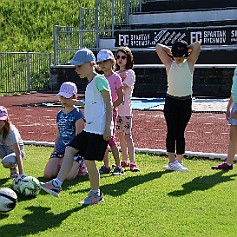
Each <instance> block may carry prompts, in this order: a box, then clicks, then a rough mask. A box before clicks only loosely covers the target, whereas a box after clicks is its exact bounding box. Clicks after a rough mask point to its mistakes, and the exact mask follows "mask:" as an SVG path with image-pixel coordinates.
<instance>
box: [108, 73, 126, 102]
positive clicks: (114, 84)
mask: <svg viewBox="0 0 237 237" xmlns="http://www.w3.org/2000/svg"><path fill="white" fill-rule="evenodd" d="M106 79H107V80H108V82H109V86H110V90H111V96H112V102H113V103H114V102H115V101H116V100H117V99H118V95H117V89H119V88H121V87H122V86H123V84H122V79H121V77H120V76H119V74H118V73H116V72H115V73H113V74H112V75H111V76H108V77H106Z"/></svg>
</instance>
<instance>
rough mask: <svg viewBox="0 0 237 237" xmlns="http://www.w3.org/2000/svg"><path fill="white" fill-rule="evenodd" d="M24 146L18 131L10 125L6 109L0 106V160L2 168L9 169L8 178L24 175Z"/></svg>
mask: <svg viewBox="0 0 237 237" xmlns="http://www.w3.org/2000/svg"><path fill="white" fill-rule="evenodd" d="M24 157H25V152H24V144H23V140H22V138H21V135H20V133H19V131H18V129H17V128H16V127H15V126H14V125H13V124H12V123H11V121H10V119H9V116H8V112H7V109H6V108H5V107H3V106H0V158H1V159H2V165H3V167H4V168H9V169H10V178H12V179H14V178H16V177H17V176H18V175H19V174H24V168H23V161H22V160H23V159H24Z"/></svg>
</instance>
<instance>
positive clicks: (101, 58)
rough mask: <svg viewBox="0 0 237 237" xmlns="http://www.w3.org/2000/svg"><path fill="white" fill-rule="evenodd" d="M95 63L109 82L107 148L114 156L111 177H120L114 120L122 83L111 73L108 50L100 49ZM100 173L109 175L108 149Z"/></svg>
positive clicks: (122, 171)
mask: <svg viewBox="0 0 237 237" xmlns="http://www.w3.org/2000/svg"><path fill="white" fill-rule="evenodd" d="M97 63H98V65H99V68H100V70H101V71H103V72H104V76H105V77H106V79H107V80H108V82H109V85H110V90H111V96H112V102H113V121H114V131H113V136H112V138H111V139H110V140H109V146H110V149H111V152H112V154H113V156H114V159H115V163H116V166H115V168H114V171H113V173H112V175H122V174H123V173H124V170H123V168H122V167H121V164H120V159H119V151H118V148H117V145H116V141H115V128H116V120H117V117H118V106H119V105H120V104H121V103H122V102H123V92H122V81H121V78H120V76H119V75H118V74H117V73H115V72H114V71H113V67H114V65H115V59H114V55H113V53H112V52H111V51H110V50H107V49H101V50H100V51H99V53H98V54H97ZM100 173H101V174H106V173H110V167H109V156H108V149H107V150H106V152H105V156H104V165H103V166H102V167H101V168H100Z"/></svg>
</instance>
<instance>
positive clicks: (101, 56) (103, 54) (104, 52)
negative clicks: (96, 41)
mask: <svg viewBox="0 0 237 237" xmlns="http://www.w3.org/2000/svg"><path fill="white" fill-rule="evenodd" d="M108 59H114V55H113V53H112V52H111V51H110V50H108V49H101V50H100V51H99V53H98V54H97V63H99V62H102V61H105V60H108Z"/></svg>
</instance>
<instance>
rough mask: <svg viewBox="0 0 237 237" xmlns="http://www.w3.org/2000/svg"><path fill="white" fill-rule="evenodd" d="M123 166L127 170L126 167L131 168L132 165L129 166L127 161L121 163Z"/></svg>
mask: <svg viewBox="0 0 237 237" xmlns="http://www.w3.org/2000/svg"><path fill="white" fill-rule="evenodd" d="M121 166H122V167H123V168H126V167H129V166H130V164H129V162H127V161H121Z"/></svg>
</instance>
